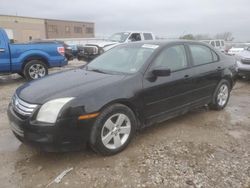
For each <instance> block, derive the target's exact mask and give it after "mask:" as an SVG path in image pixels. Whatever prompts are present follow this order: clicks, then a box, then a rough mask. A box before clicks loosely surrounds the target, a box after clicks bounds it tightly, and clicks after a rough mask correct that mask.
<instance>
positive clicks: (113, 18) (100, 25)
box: [0, 0, 250, 41]
mask: <svg viewBox="0 0 250 188" xmlns="http://www.w3.org/2000/svg"><path fill="white" fill-rule="evenodd" d="M249 8H250V0H87V1H86V0H85V1H83V0H64V1H62V0H41V1H39V0H0V14H11V15H16V14H17V15H19V16H31V17H41V18H53V19H68V20H80V21H91V22H95V24H96V34H97V35H109V34H111V33H113V32H117V31H127V30H147V31H152V32H154V33H155V34H157V35H160V36H167V37H179V36H180V35H183V34H189V33H193V34H200V33H201V34H210V35H211V36H212V35H215V34H216V33H221V32H226V31H229V32H232V33H233V36H234V37H235V40H240V41H246V40H248V41H250V10H249Z"/></svg>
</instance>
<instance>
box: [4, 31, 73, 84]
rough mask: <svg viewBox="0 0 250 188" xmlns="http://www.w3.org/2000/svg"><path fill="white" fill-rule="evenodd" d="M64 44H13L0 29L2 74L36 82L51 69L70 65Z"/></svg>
mask: <svg viewBox="0 0 250 188" xmlns="http://www.w3.org/2000/svg"><path fill="white" fill-rule="evenodd" d="M64 53H65V49H64V47H63V45H62V44H60V43H57V42H53V41H52V42H51V43H23V44H21V43H20V44H11V43H10V40H9V38H8V36H7V34H6V32H5V31H4V29H1V28H0V74H12V73H18V74H19V75H21V76H22V77H24V78H26V79H27V80H34V79H38V78H41V77H44V76H46V75H47V74H48V69H49V68H51V67H61V66H64V65H67V64H68V61H67V59H66V58H65V54H64Z"/></svg>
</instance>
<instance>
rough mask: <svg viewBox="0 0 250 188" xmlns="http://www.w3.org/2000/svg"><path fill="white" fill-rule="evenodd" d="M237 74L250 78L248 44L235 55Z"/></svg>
mask: <svg viewBox="0 0 250 188" xmlns="http://www.w3.org/2000/svg"><path fill="white" fill-rule="evenodd" d="M236 60H237V69H238V74H239V76H241V77H246V78H247V79H250V46H248V47H245V50H243V51H242V52H239V53H238V54H237V55H236Z"/></svg>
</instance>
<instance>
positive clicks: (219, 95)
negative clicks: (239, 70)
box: [209, 80, 230, 110]
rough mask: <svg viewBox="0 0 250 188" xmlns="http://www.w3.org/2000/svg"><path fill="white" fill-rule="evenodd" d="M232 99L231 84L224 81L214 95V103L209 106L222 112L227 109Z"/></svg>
mask: <svg viewBox="0 0 250 188" xmlns="http://www.w3.org/2000/svg"><path fill="white" fill-rule="evenodd" d="M229 97H230V83H229V82H228V81H227V80H222V81H221V82H220V83H219V84H218V86H217V88H216V90H215V92H214V95H213V101H212V103H210V104H209V106H210V107H211V108H212V109H214V110H222V109H224V108H225V107H226V105H227V103H228V100H229Z"/></svg>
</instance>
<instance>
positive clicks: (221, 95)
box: [217, 84, 229, 107]
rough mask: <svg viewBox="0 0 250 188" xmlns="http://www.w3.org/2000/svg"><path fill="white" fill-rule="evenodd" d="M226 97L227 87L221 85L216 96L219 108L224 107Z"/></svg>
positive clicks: (227, 93) (227, 94)
mask: <svg viewBox="0 0 250 188" xmlns="http://www.w3.org/2000/svg"><path fill="white" fill-rule="evenodd" d="M228 96H229V89H228V86H227V85H226V84H222V85H221V87H220V89H219V92H218V95H217V103H218V105H219V106H221V107H222V106H224V105H225V104H226V102H227V100H228Z"/></svg>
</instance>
